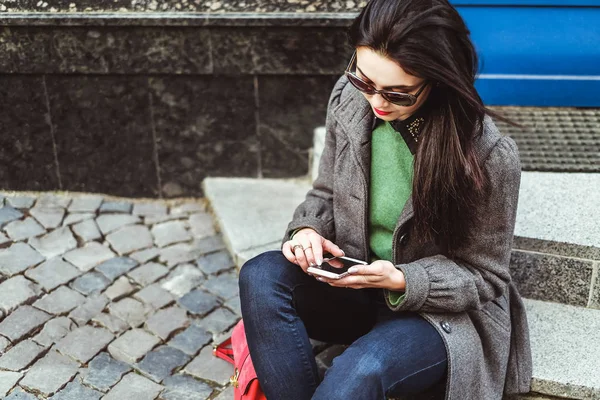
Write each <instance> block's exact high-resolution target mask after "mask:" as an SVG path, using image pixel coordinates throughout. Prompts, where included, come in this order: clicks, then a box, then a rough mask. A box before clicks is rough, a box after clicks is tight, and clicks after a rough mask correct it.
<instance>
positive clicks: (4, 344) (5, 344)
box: [0, 336, 11, 355]
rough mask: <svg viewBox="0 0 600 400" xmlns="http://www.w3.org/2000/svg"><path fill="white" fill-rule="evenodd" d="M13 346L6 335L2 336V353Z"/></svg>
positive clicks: (0, 339)
mask: <svg viewBox="0 0 600 400" xmlns="http://www.w3.org/2000/svg"><path fill="white" fill-rule="evenodd" d="M9 346H11V343H10V340H8V339H7V338H5V337H4V336H0V355H2V354H4V351H5V350H6V349H7V348H8V347H9Z"/></svg>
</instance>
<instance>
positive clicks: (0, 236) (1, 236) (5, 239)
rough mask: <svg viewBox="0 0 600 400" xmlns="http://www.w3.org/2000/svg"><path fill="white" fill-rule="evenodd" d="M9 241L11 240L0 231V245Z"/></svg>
mask: <svg viewBox="0 0 600 400" xmlns="http://www.w3.org/2000/svg"><path fill="white" fill-rule="evenodd" d="M9 242H12V240H10V239H9V238H8V237H7V236H6V235H5V234H4V233H2V232H0V246H2V245H3V244H5V243H9Z"/></svg>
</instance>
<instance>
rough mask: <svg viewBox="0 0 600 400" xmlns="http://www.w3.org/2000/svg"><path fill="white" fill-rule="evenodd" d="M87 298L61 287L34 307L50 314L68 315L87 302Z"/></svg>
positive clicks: (37, 302)
mask: <svg viewBox="0 0 600 400" xmlns="http://www.w3.org/2000/svg"><path fill="white" fill-rule="evenodd" d="M85 300H86V299H85V297H83V296H82V295H80V294H79V293H77V292H76V291H74V290H72V289H69V288H68V287H66V286H61V287H59V288H58V289H56V290H55V291H53V292H52V293H50V294H47V295H46V296H44V297H42V298H41V299H39V300H38V301H36V302H35V303H33V306H34V307H36V308H39V309H40V310H42V311H46V312H47V313H48V314H54V315H61V314H66V313H68V312H69V311H71V310H73V309H74V308H76V307H77V306H79V305H81V304H83V303H84V302H85Z"/></svg>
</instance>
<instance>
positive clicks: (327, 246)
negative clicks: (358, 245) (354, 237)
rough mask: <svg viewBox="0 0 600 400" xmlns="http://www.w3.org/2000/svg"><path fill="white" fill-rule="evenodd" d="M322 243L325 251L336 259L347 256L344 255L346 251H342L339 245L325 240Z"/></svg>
mask: <svg viewBox="0 0 600 400" xmlns="http://www.w3.org/2000/svg"><path fill="white" fill-rule="evenodd" d="M322 243H323V251H326V252H328V253H331V254H332V255H334V256H336V257H341V256H344V255H346V254H345V253H344V251H343V250H342V249H340V248H339V247H338V245H336V244H335V243H333V242H332V241H331V240H328V239H325V238H323V240H322Z"/></svg>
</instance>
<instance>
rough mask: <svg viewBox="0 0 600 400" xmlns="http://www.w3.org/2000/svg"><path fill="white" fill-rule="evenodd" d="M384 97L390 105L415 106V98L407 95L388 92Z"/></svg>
mask: <svg viewBox="0 0 600 400" xmlns="http://www.w3.org/2000/svg"><path fill="white" fill-rule="evenodd" d="M383 97H384V98H385V99H386V100H387V101H389V102H390V103H394V104H396V105H398V106H412V105H413V104H415V98H414V96H411V95H410V94H407V93H390V92H386V93H385V94H384V95H383Z"/></svg>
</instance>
